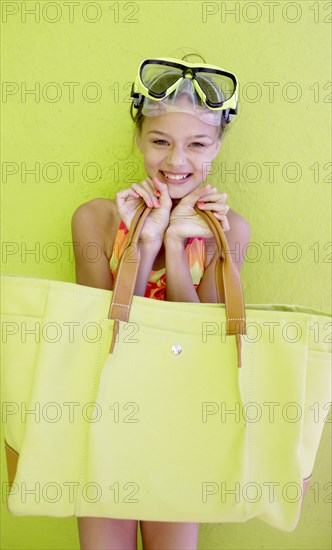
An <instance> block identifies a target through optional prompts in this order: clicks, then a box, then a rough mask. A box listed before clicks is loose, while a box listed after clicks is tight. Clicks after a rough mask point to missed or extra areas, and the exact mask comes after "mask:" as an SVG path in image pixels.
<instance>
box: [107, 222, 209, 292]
mask: <svg viewBox="0 0 332 550" xmlns="http://www.w3.org/2000/svg"><path fill="white" fill-rule="evenodd" d="M127 234H128V229H127V227H126V225H125V223H124V222H123V221H121V222H120V225H119V229H118V232H117V234H116V237H115V241H114V245H113V250H112V256H111V259H110V270H111V273H112V276H113V278H114V277H115V274H116V270H117V266H118V263H119V260H120V258H121V255H122V252H123V249H124V247H125V244H126V241H127ZM185 250H186V255H187V260H188V265H189V268H190V273H191V278H192V281H193V284H194V287H195V288H197V287H198V285H199V283H200V280H201V278H202V277H203V273H204V262H205V239H204V238H203V237H191V238H189V239H188V240H187V244H186V249H185ZM165 296H166V270H165V268H162V269H159V270H158V271H153V270H152V271H151V274H150V278H149V280H148V283H147V286H146V291H145V298H154V299H155V300H165Z"/></svg>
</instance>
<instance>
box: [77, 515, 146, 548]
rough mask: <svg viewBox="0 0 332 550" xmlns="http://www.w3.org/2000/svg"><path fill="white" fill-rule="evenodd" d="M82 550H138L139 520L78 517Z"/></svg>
mask: <svg viewBox="0 0 332 550" xmlns="http://www.w3.org/2000/svg"><path fill="white" fill-rule="evenodd" d="M77 526H78V533H79V539H80V548H81V550H137V526H138V521H137V520H133V519H112V518H94V517H89V516H85V517H78V518H77Z"/></svg>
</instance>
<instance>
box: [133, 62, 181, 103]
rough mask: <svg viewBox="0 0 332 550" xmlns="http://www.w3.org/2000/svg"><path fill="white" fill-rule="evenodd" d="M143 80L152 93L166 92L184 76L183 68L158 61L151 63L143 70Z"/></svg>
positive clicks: (160, 93)
mask: <svg viewBox="0 0 332 550" xmlns="http://www.w3.org/2000/svg"><path fill="white" fill-rule="evenodd" d="M140 76H141V80H142V82H143V84H144V86H146V88H148V89H149V91H150V93H152V94H156V95H157V96H160V95H162V94H164V93H165V92H166V90H167V88H169V87H170V86H172V85H173V84H174V83H175V82H176V81H177V80H179V78H180V77H181V76H182V70H181V69H180V68H177V67H170V66H167V65H162V64H158V63H149V64H147V65H145V66H144V67H143V69H142V70H141V75H140Z"/></svg>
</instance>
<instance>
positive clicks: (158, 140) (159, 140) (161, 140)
mask: <svg viewBox="0 0 332 550" xmlns="http://www.w3.org/2000/svg"><path fill="white" fill-rule="evenodd" d="M153 143H167V141H165V140H164V139H157V140H155V141H154V142H153ZM192 145H199V146H200V147H205V145H204V144H203V143H199V142H198V141H195V142H194V143H193V144H192Z"/></svg>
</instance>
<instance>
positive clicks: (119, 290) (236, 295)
mask: <svg viewBox="0 0 332 550" xmlns="http://www.w3.org/2000/svg"><path fill="white" fill-rule="evenodd" d="M194 208H195V211H196V212H197V213H198V214H199V215H200V216H201V217H202V218H203V219H204V220H205V222H206V223H207V224H208V226H209V228H210V230H211V231H212V233H213V236H214V238H215V241H216V245H217V251H216V253H215V254H214V256H213V258H212V261H211V263H212V264H214V270H215V281H216V289H217V296H218V301H219V302H220V299H221V296H222V295H224V296H225V306H226V319H227V326H226V334H227V335H235V336H236V341H237V349H238V357H239V366H240V349H241V345H240V344H241V339H240V335H243V334H246V317H245V304H244V297H243V290H242V284H241V278H240V275H239V272H238V270H237V268H236V266H235V265H234V263H233V261H232V258H231V255H230V252H229V248H228V243H227V239H226V237H225V235H224V232H223V230H222V228H221V224H220V222H219V221H218V220H217V219H216V218H215V217H214V216H213V214H212V212H210V211H203V210H200V209H199V208H198V207H197V206H195V207H194ZM151 210H152V208H150V207H148V206H146V205H145V203H142V205H141V206H140V208H139V209H138V210H137V212H136V214H135V216H134V218H133V220H132V222H131V224H130V228H129V231H128V235H127V242H126V246H125V249H124V251H123V254H122V256H121V258H120V261H119V265H118V269H117V272H116V276H115V282H114V289H113V293H112V300H111V305H110V310H109V314H108V317H109V319H114V320H116V321H119V320H120V321H128V319H129V313H130V307H131V303H132V299H133V295H134V289H135V284H136V278H137V272H138V268H139V263H140V250H139V246H138V239H139V236H140V233H141V230H142V227H143V225H144V223H145V220H146V218H147V216H148V215H149V213H150V211H151ZM133 251H134V255H133V254H132V252H133ZM117 331H118V323H117V322H116V323H115V324H114V331H113V339H112V344H111V349H110V351H111V352H112V351H113V348H114V342H115V338H116V335H117Z"/></svg>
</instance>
